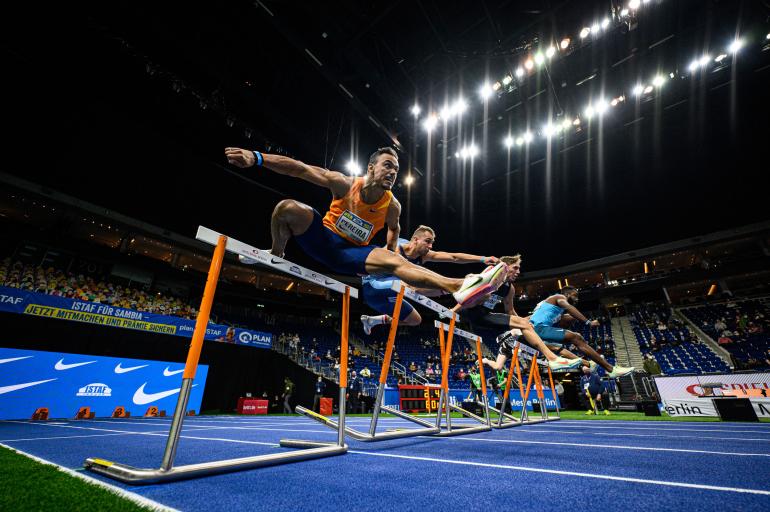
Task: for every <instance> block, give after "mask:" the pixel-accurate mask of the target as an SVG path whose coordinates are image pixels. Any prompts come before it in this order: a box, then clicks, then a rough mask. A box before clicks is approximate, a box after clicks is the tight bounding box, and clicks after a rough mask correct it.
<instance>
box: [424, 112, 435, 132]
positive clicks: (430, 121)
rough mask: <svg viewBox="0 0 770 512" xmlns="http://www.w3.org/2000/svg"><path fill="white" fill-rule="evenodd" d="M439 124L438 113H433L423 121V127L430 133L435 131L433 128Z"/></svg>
mask: <svg viewBox="0 0 770 512" xmlns="http://www.w3.org/2000/svg"><path fill="white" fill-rule="evenodd" d="M437 124H438V117H437V116H436V114H431V115H429V116H428V117H427V118H425V121H423V123H422V127H423V128H424V129H425V131H426V132H428V133H430V132H432V131H433V129H434V128H435V127H436V125H437Z"/></svg>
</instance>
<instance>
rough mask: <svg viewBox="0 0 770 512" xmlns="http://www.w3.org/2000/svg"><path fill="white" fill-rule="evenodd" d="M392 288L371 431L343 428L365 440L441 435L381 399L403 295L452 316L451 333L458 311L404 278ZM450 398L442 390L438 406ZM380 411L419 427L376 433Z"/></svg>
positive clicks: (292, 443) (327, 421) (289, 442)
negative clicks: (394, 293)
mask: <svg viewBox="0 0 770 512" xmlns="http://www.w3.org/2000/svg"><path fill="white" fill-rule="evenodd" d="M391 289H392V290H393V291H397V292H398V296H397V297H396V304H395V305H394V307H393V315H392V317H393V320H392V321H391V323H390V330H389V331H388V341H387V344H386V346H385V357H384V358H383V360H382V368H381V369H380V378H379V386H378V387H377V396H376V398H375V400H374V409H373V411H372V420H371V422H370V423H369V431H368V432H361V431H360V430H356V429H353V428H350V427H346V428H345V429H344V430H345V433H346V434H347V435H349V436H350V437H352V438H353V439H355V440H357V441H363V442H376V441H389V440H391V439H400V438H404V437H414V436H425V435H433V434H438V433H439V432H440V431H441V428H440V426H439V425H438V424H435V425H434V424H433V423H431V422H429V421H426V420H423V419H421V418H417V417H416V416H413V415H411V414H408V413H405V412H403V411H400V410H398V409H394V408H393V407H388V406H386V405H383V404H382V401H383V399H384V397H385V384H386V382H387V378H388V372H389V371H390V362H391V357H392V355H393V347H394V346H395V343H396V331H398V319H399V315H400V314H401V304H403V302H404V297H407V298H408V299H410V300H412V301H414V302H415V303H416V304H420V305H421V306H423V307H426V308H428V309H431V310H433V311H435V312H436V313H438V314H439V315H440V316H447V317H452V331H450V335H451V333H453V332H454V322H455V319H456V318H457V314H456V313H455V312H453V311H451V310H450V309H448V308H446V307H444V306H442V305H441V304H439V303H438V302H435V301H433V300H431V299H429V298H428V297H426V296H424V295H421V294H419V293H417V292H416V291H414V290H413V289H411V288H407V287H406V286H405V285H404V284H403V283H402V282H401V281H394V282H393V284H392V285H391ZM447 399H448V398H447V397H446V396H445V395H444V393H443V391H442V392H441V394H440V395H439V403H438V408H437V409H438V410H439V411H441V409H442V407H443V404H444V403H445V401H446V400H447ZM295 410H296V411H297V412H298V413H300V414H304V415H305V416H307V417H309V418H312V419H314V420H316V421H318V422H320V423H322V424H324V425H326V426H327V427H330V428H333V429H338V428H339V424H338V423H337V422H335V421H334V420H332V419H331V418H327V417H326V416H321V415H320V414H316V413H315V412H314V411H310V410H308V409H306V408H305V407H302V406H300V405H298V406H297V407H296V408H295ZM381 412H386V413H388V414H392V415H393V416H397V417H399V418H401V419H404V420H407V421H410V422H412V423H416V424H417V425H418V426H419V428H409V429H397V430H391V431H386V432H377V423H378V421H379V417H380V413H381ZM439 416H440V415H439ZM437 423H438V422H437ZM281 446H286V447H291V448H302V447H307V446H312V443H308V442H306V441H296V440H293V439H282V440H281Z"/></svg>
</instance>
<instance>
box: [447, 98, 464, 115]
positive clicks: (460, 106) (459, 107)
mask: <svg viewBox="0 0 770 512" xmlns="http://www.w3.org/2000/svg"><path fill="white" fill-rule="evenodd" d="M466 110H468V104H467V103H466V102H465V100H464V99H463V98H459V99H458V100H457V101H455V103H454V105H452V110H451V111H450V113H451V114H452V115H453V116H461V115H463V112H465V111H466Z"/></svg>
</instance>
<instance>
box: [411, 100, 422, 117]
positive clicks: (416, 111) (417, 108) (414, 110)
mask: <svg viewBox="0 0 770 512" xmlns="http://www.w3.org/2000/svg"><path fill="white" fill-rule="evenodd" d="M411 112H412V115H413V116H414V117H417V116H419V115H420V112H421V110H420V105H418V104H416V103H415V104H414V106H413V107H412V110H411Z"/></svg>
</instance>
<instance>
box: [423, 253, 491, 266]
mask: <svg viewBox="0 0 770 512" xmlns="http://www.w3.org/2000/svg"><path fill="white" fill-rule="evenodd" d="M422 260H423V261H436V262H440V263H484V264H485V265H497V264H498V263H499V262H500V260H498V259H497V258H496V257H494V256H479V255H477V254H467V253H464V252H444V251H428V254H426V255H425V256H423V257H422Z"/></svg>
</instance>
